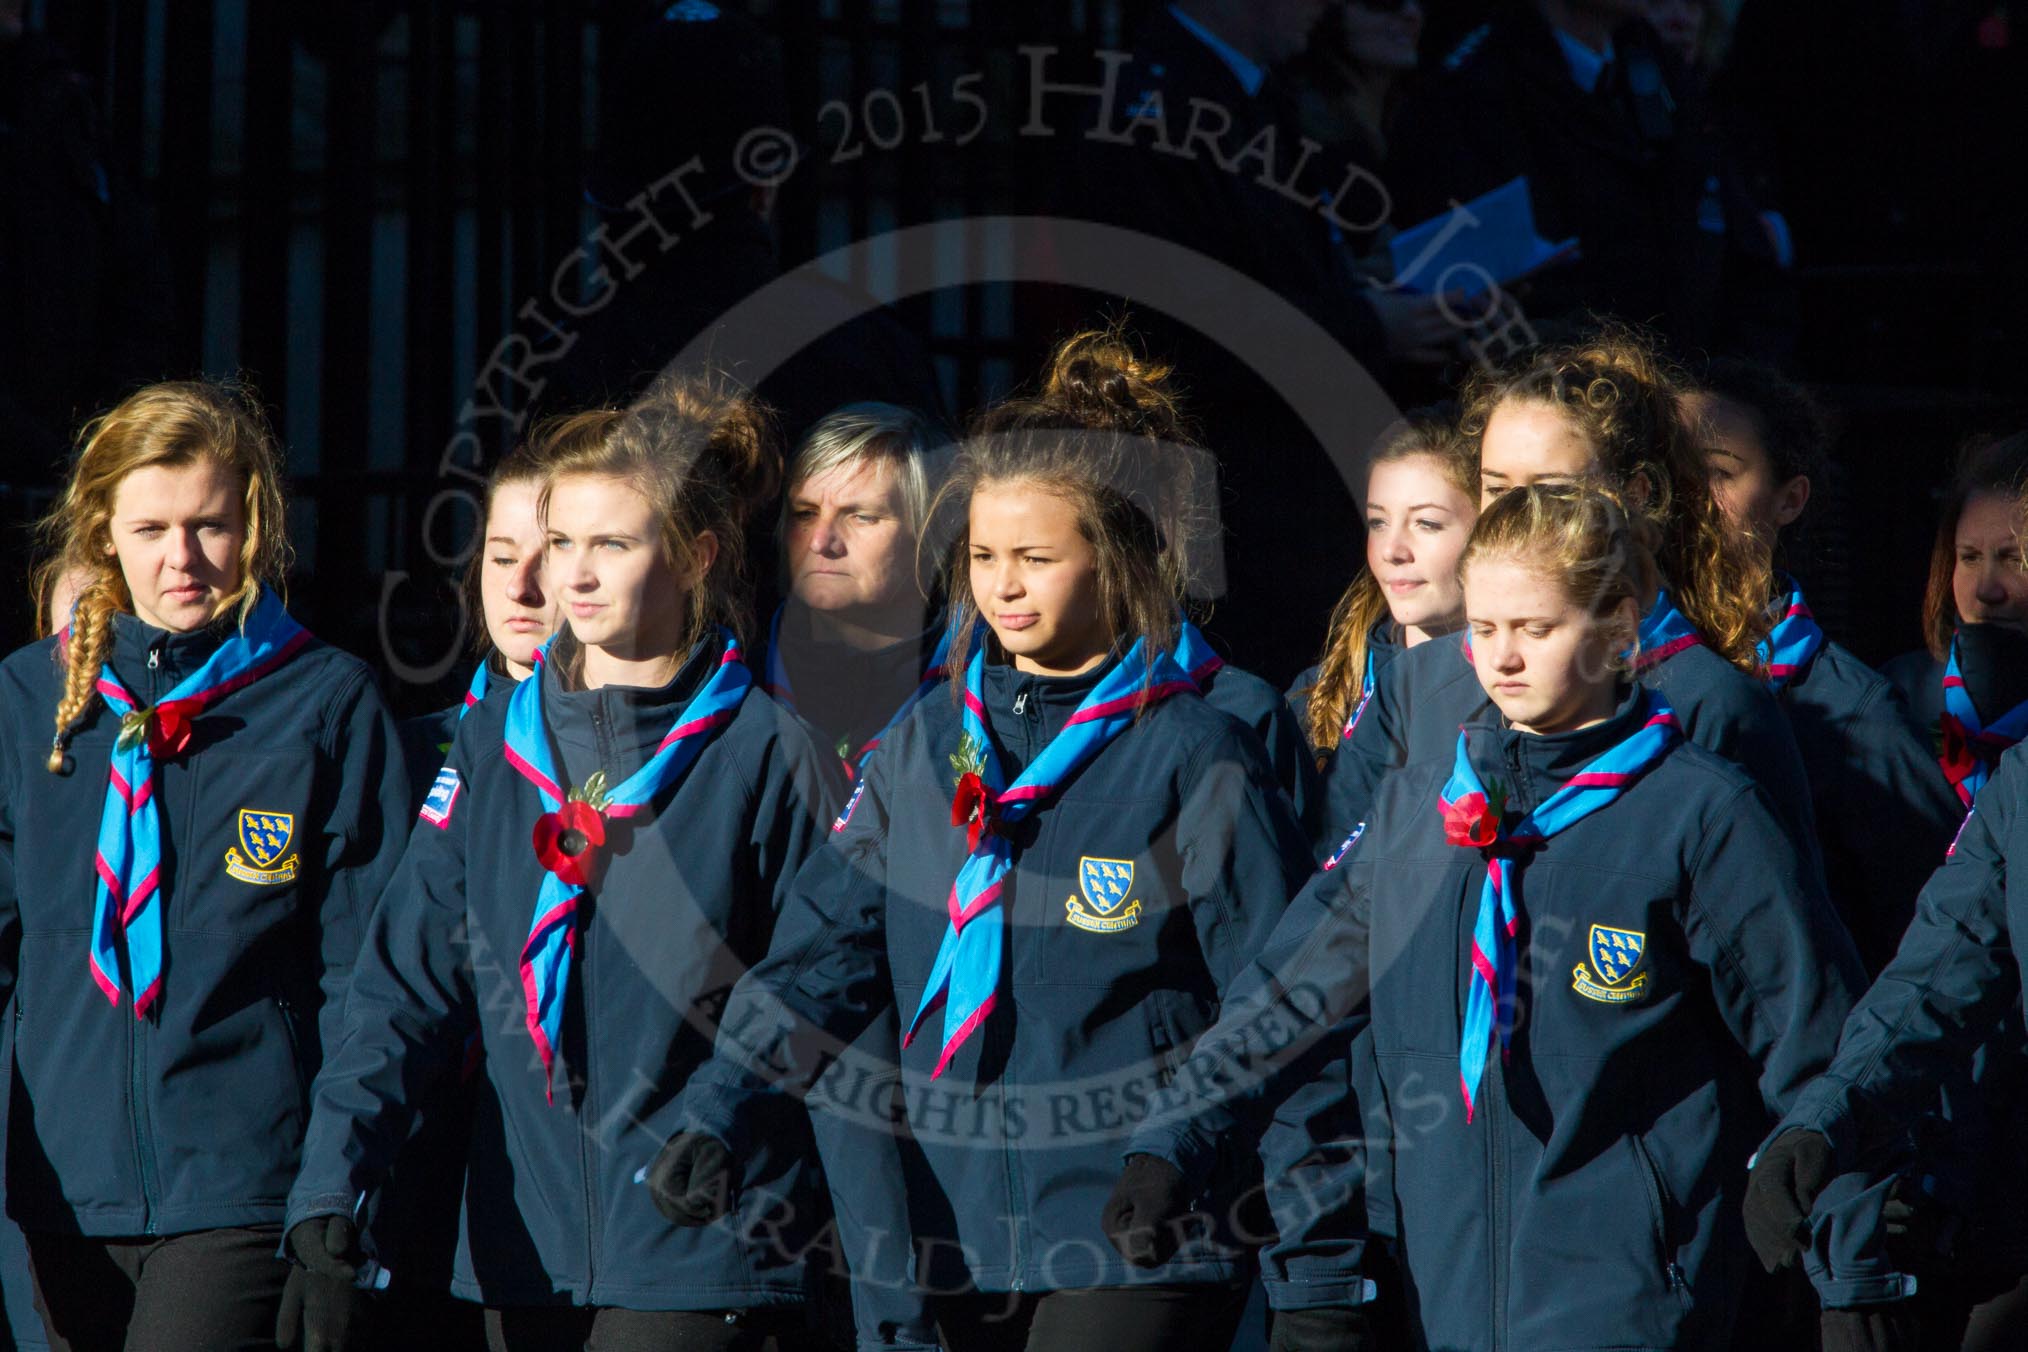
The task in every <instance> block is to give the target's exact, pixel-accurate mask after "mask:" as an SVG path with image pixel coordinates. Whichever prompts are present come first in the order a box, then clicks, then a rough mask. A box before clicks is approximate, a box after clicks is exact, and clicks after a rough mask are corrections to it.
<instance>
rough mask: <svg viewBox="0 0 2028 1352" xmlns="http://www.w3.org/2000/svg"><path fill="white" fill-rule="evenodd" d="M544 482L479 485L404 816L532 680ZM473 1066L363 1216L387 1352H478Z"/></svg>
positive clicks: (522, 471)
mask: <svg viewBox="0 0 2028 1352" xmlns="http://www.w3.org/2000/svg"><path fill="white" fill-rule="evenodd" d="M544 473H545V471H544V467H543V464H542V458H541V456H540V455H539V454H538V453H537V450H536V448H535V447H532V446H528V445H523V446H518V447H516V448H515V449H514V450H513V451H511V452H509V453H508V454H507V455H506V456H504V457H503V458H502V459H501V461H500V463H499V464H498V465H497V466H495V467H494V470H493V474H492V477H491V479H490V480H489V481H488V482H487V485H486V503H485V513H486V514H485V519H484V522H483V532H482V536H481V540H480V547H479V551H478V553H477V554H476V555H474V556H473V558H472V562H471V565H470V567H469V568H468V569H467V571H466V574H465V587H464V590H465V596H464V600H465V606H466V610H465V614H466V615H467V616H470V615H471V614H473V613H474V612H476V613H477V614H478V616H479V618H480V624H481V628H480V631H479V632H480V635H481V642H480V645H479V651H480V657H479V665H478V667H477V668H476V669H475V670H474V671H473V673H472V679H471V683H470V684H469V686H468V687H467V688H466V690H465V693H464V695H463V697H462V698H461V699H459V700H458V702H457V703H455V704H453V705H450V706H449V707H447V708H444V709H440V710H438V711H436V712H434V713H429V714H424V715H422V716H420V717H417V718H410V719H405V720H403V721H402V723H401V725H400V727H401V738H402V745H403V747H404V749H405V750H406V752H407V759H408V770H409V784H410V791H411V792H410V810H411V811H416V810H420V809H421V807H422V805H423V802H424V800H425V799H426V798H427V797H428V795H429V791H430V788H431V786H432V785H434V784H435V783H436V778H437V771H438V770H439V769H440V768H441V767H442V766H443V763H444V756H445V755H446V753H448V752H449V751H450V749H451V738H452V737H453V736H454V735H455V734H456V732H457V727H458V724H459V723H460V722H462V721H463V720H464V718H465V716H466V715H467V714H469V713H470V712H471V711H472V710H473V709H476V708H478V707H479V705H480V704H482V703H484V702H485V698H486V696H487V695H488V694H489V693H490V692H491V691H492V689H493V688H494V687H495V686H496V685H500V684H506V685H517V684H519V683H520V682H521V681H522V680H524V679H525V678H527V677H528V676H529V675H531V674H533V672H534V669H535V653H536V650H537V649H539V648H540V647H541V646H542V643H543V641H544V640H545V639H547V638H548V637H549V636H550V634H551V633H553V632H554V631H555V629H556V626H557V624H558V623H559V622H560V617H559V609H558V606H557V602H556V598H555V597H553V596H550V595H548V594H546V593H545V592H544V590H543V580H542V558H543V534H542V518H541V516H540V514H539V512H538V511H537V507H538V505H539V499H540V496H541V493H542V484H543V476H544ZM479 1063H480V1051H479V1041H478V1037H477V1034H476V1032H475V1033H474V1034H473V1035H472V1036H471V1038H470V1039H468V1041H467V1043H466V1047H465V1054H464V1056H463V1057H462V1058H461V1064H460V1066H459V1071H458V1073H457V1074H455V1075H445V1076H443V1077H441V1078H440V1079H439V1080H438V1082H437V1084H436V1086H435V1088H434V1089H433V1090H432V1092H431V1094H430V1095H429V1096H428V1097H427V1098H426V1100H425V1101H424V1103H423V1105H422V1107H421V1109H420V1110H419V1111H418V1113H417V1115H416V1126H415V1132H414V1135H413V1136H412V1137H411V1138H410V1139H409V1141H408V1142H407V1143H406V1144H405V1145H404V1146H403V1147H402V1149H401V1152H400V1154H399V1155H398V1156H397V1157H396V1160H395V1164H394V1167H393V1169H392V1170H391V1171H390V1173H389V1178H388V1184H387V1187H386V1190H385V1195H384V1197H383V1199H382V1201H381V1205H380V1209H379V1210H378V1211H377V1212H376V1213H375V1216H374V1233H375V1236H376V1238H377V1240H378V1242H379V1246H380V1259H381V1261H382V1262H383V1264H384V1265H385V1266H386V1268H387V1270H388V1271H389V1273H390V1281H389V1286H388V1291H387V1294H386V1296H385V1297H384V1298H383V1300H382V1302H381V1308H380V1313H379V1317H378V1318H377V1319H376V1321H375V1335H374V1339H373V1341H374V1345H375V1346H376V1347H384V1348H388V1349H390V1352H393V1349H396V1348H403V1349H415V1350H416V1352H455V1349H458V1348H468V1347H474V1346H481V1345H483V1341H484V1332H483V1330H482V1328H481V1326H480V1325H481V1321H480V1311H479V1308H478V1307H477V1306H476V1305H473V1304H471V1303H470V1302H468V1301H462V1300H458V1299H456V1298H454V1297H453V1296H451V1294H450V1285H451V1271H452V1265H453V1260H454V1258H455V1257H456V1254H457V1248H458V1212H459V1204H460V1202H461V1201H462V1199H463V1197H464V1192H465V1152H466V1143H467V1141H468V1140H469V1139H470V1137H471V1133H472V1114H473V1112H474V1111H475V1108H476V1097H477V1089H478V1084H477V1075H478V1069H479Z"/></svg>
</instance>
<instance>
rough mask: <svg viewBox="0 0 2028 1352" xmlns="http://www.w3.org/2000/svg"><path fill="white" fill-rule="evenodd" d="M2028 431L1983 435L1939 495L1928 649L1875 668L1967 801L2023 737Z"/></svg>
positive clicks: (1925, 604) (1926, 623) (2027, 692)
mask: <svg viewBox="0 0 2028 1352" xmlns="http://www.w3.org/2000/svg"><path fill="white" fill-rule="evenodd" d="M2024 480H2028V433H2016V434H2014V435H2013V436H2010V437H2004V438H1997V439H1994V438H1982V439H1980V440H1977V441H1974V442H1972V443H1971V444H1970V445H1968V446H1967V447H1966V448H1965V449H1964V451H1963V452H1962V453H1961V454H1960V456H1959V459H1958V466H1957V470H1956V473H1955V474H1953V475H1952V477H1951V482H1950V484H1949V486H1948V487H1947V488H1946V489H1945V492H1944V505H1943V511H1942V512H1941V514H1940V515H1939V517H1938V519H1937V532H1936V545H1935V548H1934V549H1932V550H1931V552H1930V564H1929V585H1928V587H1927V589H1926V590H1925V591H1924V593H1923V599H1922V631H1923V642H1924V645H1925V646H1924V647H1922V648H1919V649H1917V650H1916V651H1915V652H1912V653H1907V654H1904V655H1903V656H1901V657H1897V658H1895V659H1894V660H1893V661H1892V662H1889V663H1888V664H1887V665H1886V666H1885V667H1883V668H1882V669H1881V674H1882V675H1884V676H1886V677H1887V679H1888V680H1890V681H1892V682H1893V683H1894V685H1895V686H1896V687H1897V688H1898V689H1899V690H1900V691H1901V692H1902V694H1903V696H1904V697H1905V698H1906V699H1907V700H1908V705H1909V708H1910V709H1912V710H1913V711H1914V713H1915V720H1916V722H1917V724H1918V725H1919V726H1921V727H1923V728H1925V729H1927V730H1928V731H1929V732H1930V734H1931V736H1932V738H1933V740H1934V742H1935V745H1936V754H1937V759H1938V763H1939V764H1940V765H1941V766H1942V768H1943V771H1944V775H1945V777H1946V778H1948V779H1949V780H1950V782H1951V784H1952V786H1953V787H1954V788H1955V789H1956V790H1957V794H1958V798H1959V801H1960V802H1962V803H1964V804H1966V805H1967V806H1969V805H1970V803H1971V801H1972V799H1973V798H1974V797H1976V796H1977V794H1978V791H1979V786H1980V785H1982V784H1983V783H1985V781H1986V778H1987V776H1989V775H1991V774H1992V769H1993V765H1994V764H1995V763H1996V762H1997V761H1998V760H1999V758H2000V753H2001V752H2003V751H2005V750H2006V749H2007V748H2008V747H2010V746H2012V745H2014V744H2015V743H2016V742H2018V741H2020V740H2021V738H2022V736H2023V734H2024V733H2028V570H2024V569H2023V567H2022V551H2021V531H2022V527H2023V524H2024V516H2023V512H2022V508H2021V502H2020V498H2019V493H2020V488H2021V484H2022V483H2023V481H2024Z"/></svg>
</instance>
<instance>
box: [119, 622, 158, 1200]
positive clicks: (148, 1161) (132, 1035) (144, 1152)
mask: <svg viewBox="0 0 2028 1352" xmlns="http://www.w3.org/2000/svg"><path fill="white" fill-rule="evenodd" d="M161 669H162V649H161V647H160V645H157V646H155V647H152V648H150V649H148V670H149V672H150V673H151V674H150V676H149V677H148V704H149V706H150V707H151V708H152V707H153V706H154V704H155V702H156V700H158V699H160V698H161V695H162V692H161V690H160V689H159V686H160V684H161V676H160V675H159V673H160V671H161ZM168 903H169V898H168V896H167V895H166V894H165V895H162V896H158V897H157V898H156V904H157V905H158V906H162V907H164V908H165V914H164V915H163V921H164V923H165V924H166V923H167V921H168V915H167V914H166V907H167V906H168ZM122 947H125V945H124V944H122ZM127 970H128V972H129V985H131V984H132V980H131V974H132V971H133V966H132V964H131V963H129V965H128V969H127ZM130 994H131V993H130ZM125 1022H126V1024H127V1123H128V1125H129V1126H130V1127H132V1128H133V1132H134V1166H135V1169H136V1170H137V1172H139V1174H140V1176H141V1217H142V1220H141V1229H142V1233H144V1234H150V1235H152V1234H154V1233H156V1229H155V1227H156V1219H155V1215H156V1212H157V1211H159V1210H160V1208H161V1202H160V1200H159V1199H158V1198H157V1196H156V1191H155V1152H154V1151H153V1149H151V1148H150V1146H149V1132H150V1127H149V1112H148V1100H149V1094H148V1083H147V1076H146V1075H145V1074H144V1073H143V1070H144V1068H143V1065H142V1046H141V1036H142V1034H143V1033H145V1032H146V1031H147V1020H145V1019H138V1018H136V1019H128V1020H126V1021H125Z"/></svg>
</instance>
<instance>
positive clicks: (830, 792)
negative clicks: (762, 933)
mask: <svg viewBox="0 0 2028 1352" xmlns="http://www.w3.org/2000/svg"><path fill="white" fill-rule="evenodd" d="M782 722H783V724H784V731H783V734H782V736H781V737H780V739H779V741H778V748H779V749H780V750H781V751H782V753H783V760H784V765H783V772H782V773H778V774H776V775H774V776H773V780H772V784H771V787H770V788H769V789H767V790H765V791H764V793H763V800H762V804H761V811H760V813H759V814H758V817H757V820H756V823H755V834H754V846H755V849H756V851H757V852H758V862H759V864H760V866H761V872H760V876H761V877H763V878H772V879H774V880H775V885H774V907H775V914H776V916H777V921H776V923H777V926H780V925H781V923H782V919H781V918H782V917H785V916H788V915H789V914H791V913H792V912H793V911H794V909H795V900H796V895H797V892H796V889H797V886H798V881H799V879H800V877H801V875H802V870H803V868H804V866H805V865H807V864H808V862H809V861H810V858H811V857H812V856H813V855H815V854H818V853H820V852H823V851H826V850H828V849H829V848H830V844H829V841H830V837H832V836H833V835H835V834H841V833H838V832H834V831H833V829H832V828H833V826H834V822H835V816H836V814H837V811H838V804H837V802H836V799H837V791H836V787H837V782H838V774H837V771H836V770H835V769H834V768H833V766H834V765H835V763H836V758H835V757H830V756H823V755H820V754H819V752H818V751H817V748H816V744H815V742H813V741H812V740H811V738H810V735H809V733H808V732H807V731H806V728H805V725H804V724H803V723H802V722H801V720H799V719H796V718H795V717H794V716H793V715H790V714H788V713H787V712H786V711H784V712H783V714H782ZM827 762H829V763H827ZM780 933H781V931H780V930H779V928H778V929H777V937H779V936H780ZM900 1044H901V1033H900V1031H899V1029H898V1028H897V1027H896V1017H895V1013H894V1009H893V1007H892V1005H891V1004H890V1005H889V1006H888V1007H887V1008H886V1009H885V1010H884V1011H882V1012H881V1013H880V1014H879V1016H878V1017H876V1018H875V1019H874V1020H873V1021H872V1022H871V1023H870V1024H868V1025H867V1027H866V1028H865V1029H864V1030H863V1031H862V1032H861V1033H860V1034H859V1036H858V1038H857V1040H856V1041H854V1042H852V1043H851V1045H850V1046H849V1047H847V1048H845V1050H844V1051H843V1053H842V1054H841V1055H840V1056H839V1057H838V1058H837V1063H836V1065H835V1066H834V1067H832V1068H831V1069H830V1070H829V1071H828V1072H826V1073H827V1074H828V1075H831V1076H842V1077H853V1076H864V1077H866V1079H867V1081H869V1083H868V1085H867V1087H866V1088H865V1090H864V1094H863V1095H855V1100H856V1103H857V1105H858V1106H857V1107H856V1108H855V1109H854V1110H845V1109H842V1108H837V1107H834V1106H831V1100H830V1099H829V1097H828V1096H827V1095H826V1094H825V1091H824V1088H823V1086H822V1083H821V1082H820V1083H818V1084H815V1085H812V1086H811V1089H812V1092H811V1093H810V1096H809V1098H808V1099H807V1100H806V1102H807V1104H808V1107H809V1109H810V1129H811V1134H812V1136H813V1137H814V1138H815V1140H816V1144H817V1154H818V1157H819V1159H820V1160H821V1161H822V1162H823V1164H824V1178H825V1182H826V1184H827V1186H828V1187H829V1189H830V1194H831V1209H832V1219H833V1221H834V1222H835V1224H836V1226H837V1235H838V1245H839V1248H840V1250H841V1251H842V1252H843V1254H844V1255H845V1261H846V1265H847V1267H848V1269H849V1275H850V1278H851V1282H852V1313H853V1323H854V1324H855V1326H856V1329H857V1336H858V1341H859V1346H860V1347H862V1348H880V1349H892V1350H895V1352H899V1350H900V1349H914V1348H925V1349H930V1348H935V1347H936V1346H937V1340H936V1330H935V1327H934V1325H933V1324H932V1322H931V1320H930V1317H929V1313H928V1307H927V1305H926V1303H925V1300H924V1296H923V1292H922V1291H921V1289H920V1288H919V1287H918V1286H917V1285H916V1282H915V1270H914V1263H913V1258H914V1253H915V1249H914V1246H913V1243H912V1235H911V1230H910V1226H909V1222H908V1205H907V1201H908V1198H907V1189H906V1186H905V1183H904V1179H903V1173H902V1164H901V1144H900V1140H899V1133H900V1132H901V1131H902V1130H904V1128H903V1126H902V1125H901V1123H900V1122H899V1121H897V1120H888V1119H884V1118H879V1116H878V1113H877V1111H876V1110H875V1107H876V1105H880V1104H883V1103H892V1104H899V1103H900V1101H901V1100H900V1098H899V1094H900V1089H901V1074H900V1069H899V1067H897V1066H896V1065H895V1063H894V1049H895V1048H896V1047H898V1046H899V1045H900ZM897 1116H898V1115H897ZM869 1118H874V1119H877V1120H868V1119H869Z"/></svg>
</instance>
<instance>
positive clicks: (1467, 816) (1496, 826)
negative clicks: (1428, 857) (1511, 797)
mask: <svg viewBox="0 0 2028 1352" xmlns="http://www.w3.org/2000/svg"><path fill="white" fill-rule="evenodd" d="M1499 838H1500V814H1499V813H1497V812H1495V811H1493V808H1492V805H1491V804H1490V803H1488V802H1487V801H1486V795H1485V794H1483V793H1468V794H1466V795H1465V796H1464V797H1462V798H1460V799H1458V800H1457V801H1456V802H1455V803H1447V804H1445V805H1444V839H1445V840H1447V841H1449V842H1450V843H1451V844H1453V845H1461V846H1465V847H1467V848H1470V849H1475V850H1483V849H1486V848H1487V847H1488V846H1490V845H1492V844H1493V843H1494V842H1495V841H1497V840H1499Z"/></svg>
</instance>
